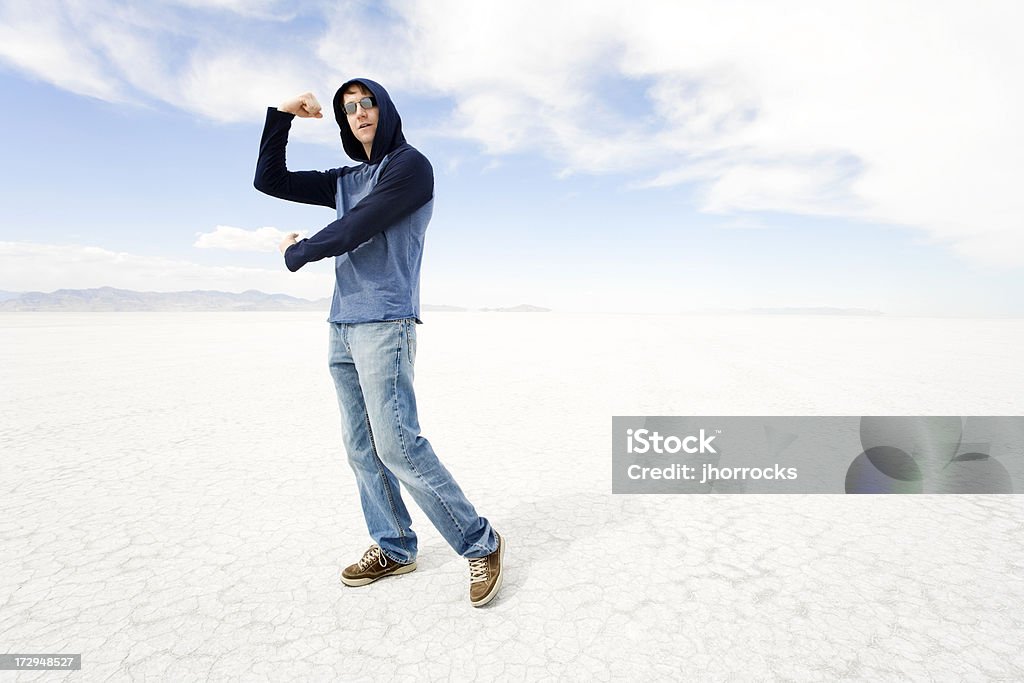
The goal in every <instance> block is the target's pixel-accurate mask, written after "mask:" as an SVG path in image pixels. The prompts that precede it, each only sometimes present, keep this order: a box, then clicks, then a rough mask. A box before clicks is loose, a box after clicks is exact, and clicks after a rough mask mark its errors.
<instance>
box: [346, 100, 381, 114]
mask: <svg viewBox="0 0 1024 683" xmlns="http://www.w3.org/2000/svg"><path fill="white" fill-rule="evenodd" d="M357 104H358V105H359V106H360V107H362V108H363V109H369V108H370V107H376V106H377V100H376V99H374V98H372V97H364V98H363V99H361V100H359V101H358V102H346V103H345V104H344V105H342V107H341V108H342V109H344V110H345V113H346V114H348V115H349V116H352V114H355V113H356V105H357Z"/></svg>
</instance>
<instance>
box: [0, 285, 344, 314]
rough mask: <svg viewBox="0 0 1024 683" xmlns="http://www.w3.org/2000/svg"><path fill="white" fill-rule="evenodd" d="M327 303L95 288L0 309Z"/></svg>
mask: <svg viewBox="0 0 1024 683" xmlns="http://www.w3.org/2000/svg"><path fill="white" fill-rule="evenodd" d="M8 294H9V293H8ZM330 305H331V302H330V299H319V300H317V301H310V300H309V299H300V298H297V297H294V296H288V295H287V294H266V293H264V292H260V291H257V290H255V289H250V290H248V291H245V292H242V293H241V294H235V293H233V292H218V291H211V290H192V291H189V292H136V291H133V290H130V289H115V288H114V287H99V288H97V289H58V290H57V291H55V292H48V293H47V292H23V293H21V294H18V295H15V296H13V297H5V298H3V299H0V311H314V310H325V309H326V308H329V307H330Z"/></svg>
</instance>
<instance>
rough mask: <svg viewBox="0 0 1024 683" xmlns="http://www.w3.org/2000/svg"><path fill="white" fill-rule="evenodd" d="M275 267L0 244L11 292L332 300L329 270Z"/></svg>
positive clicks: (84, 247)
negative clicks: (210, 293)
mask: <svg viewBox="0 0 1024 683" xmlns="http://www.w3.org/2000/svg"><path fill="white" fill-rule="evenodd" d="M275 263H279V265H280V267H279V268H274V269H270V268H242V267H237V266H210V265H202V264H198V263H192V262H189V261H183V260H178V259H168V258H162V257H158V256H143V255H139V254H129V253H127V252H115V251H109V250H107V249H101V248H99V247H92V246H87V245H80V244H39V243H34V242H0V272H3V286H4V287H6V288H7V289H10V290H13V291H43V292H52V291H54V290H56V289H90V288H93V287H117V288H120V289H134V290H138V291H146V292H178V291H188V290H193V289H214V290H220V291H225V292H244V291H246V290H248V289H258V290H260V291H262V292H267V293H271V294H273V293H283V294H291V295H292V296H298V297H303V298H307V299H319V298H322V297H327V296H330V295H331V292H332V291H333V290H332V288H333V286H334V285H333V282H334V273H333V271H332V270H330V269H325V268H317V267H316V266H317V265H318V264H309V265H307V266H305V267H304V268H303V269H302V270H300V271H298V272H296V273H291V272H289V271H288V270H287V269H286V268H285V267H284V262H283V260H279V259H275ZM329 265H330V263H329V262H328V266H329ZM310 266H313V267H310Z"/></svg>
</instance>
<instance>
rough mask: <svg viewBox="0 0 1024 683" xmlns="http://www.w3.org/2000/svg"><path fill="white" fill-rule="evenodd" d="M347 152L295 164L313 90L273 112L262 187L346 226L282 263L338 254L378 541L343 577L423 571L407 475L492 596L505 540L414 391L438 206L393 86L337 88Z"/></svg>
mask: <svg viewBox="0 0 1024 683" xmlns="http://www.w3.org/2000/svg"><path fill="white" fill-rule="evenodd" d="M334 115H335V118H336V119H337V121H338V126H339V127H340V129H341V141H342V146H343V147H344V149H345V152H346V153H347V154H348V155H349V156H350V157H352V158H353V159H354V160H355V161H357V162H361V163H359V165H357V166H347V167H344V168H336V169H332V170H329V171H324V172H321V171H299V172H295V171H289V170H288V169H287V166H286V164H285V147H286V145H287V142H288V131H289V129H290V128H291V122H292V120H293V119H294V118H295V117H296V116H298V117H300V118H322V117H323V114H322V113H321V111H320V104H319V103H318V102H317V100H316V98H315V97H314V96H313V95H312V93H305V94H303V95H299V96H298V97H295V98H293V99H290V100H288V101H287V102H285V103H283V104H282V105H281V106H280V107H278V108H276V109H275V108H273V107H270V108H269V109H268V110H267V120H266V124H265V126H264V129H263V139H262V141H261V143H260V156H259V161H258V162H257V164H256V180H255V182H254V185H255V186H256V189H258V190H260V191H261V192H265V193H266V194H269V195H271V196H273V197H279V198H281V199H287V200H289V201H295V202H302V203H305V204H318V205H322V206H329V207H331V208H333V209H335V210H336V211H337V216H338V218H337V220H335V221H334V222H332V223H330V224H329V225H328V226H327V227H325V228H324V229H323V230H320V231H319V232H317V233H316V234H315V235H313V236H312V237H310V238H308V239H302V240H297V239H296V238H297V237H298V233H291V234H290V235H289V236H288V237H287V238H285V240H284V241H283V242H282V243H281V251H282V253H283V254H284V260H285V265H286V266H287V267H288V270H290V271H292V272H294V271H296V270H298V269H299V268H301V267H302V266H303V265H304V264H306V263H309V262H311V261H318V260H320V259H323V258H327V257H328V256H333V257H335V262H334V272H335V287H334V298H333V300H332V302H331V313H330V317H329V318H328V322H329V323H330V352H329V366H330V371H331V376H332V377H333V378H334V384H335V387H336V389H337V395H338V406H339V408H340V410H341V418H342V432H343V437H344V443H345V449H346V451H347V453H348V461H349V464H350V465H351V467H352V470H353V472H355V477H356V484H357V486H358V489H359V499H360V503H361V504H362V508H363V516H364V517H365V519H366V525H367V528H368V529H369V532H370V536H371V537H372V538H373V540H374V541H375V544H374V545H372V546H370V548H369V550H367V551H366V552H365V553H364V554H363V557H362V558H361V559H360V560H359V561H358V562H356V563H355V564H352V565H351V566H349V567H347V568H345V570H344V571H343V572H342V575H341V580H342V582H343V583H344V584H345V585H348V586H362V585H365V584H368V583H372V582H373V581H376V580H377V579H380V578H383V577H385V576H391V575H399V574H406V573H408V572H411V571H413V570H414V569H415V568H416V552H417V545H416V534H415V533H413V530H412V527H411V519H410V517H409V512H408V510H407V509H406V507H405V503H403V501H402V497H401V494H400V492H399V482H401V483H402V485H403V486H404V487H405V489H406V490H407V491H408V492H409V493H410V494H411V495H412V498H413V500H415V501H416V503H417V504H418V505H419V506H420V508H422V509H423V511H424V512H425V513H426V514H427V517H428V518H429V519H430V521H431V522H432V523H433V524H434V526H435V527H437V529H438V531H440V532H441V534H442V535H443V536H444V538H445V540H446V541H448V543H449V544H450V545H451V546H452V548H454V549H455V551H456V552H457V553H459V554H460V555H462V556H463V557H466V558H468V559H469V566H470V602H471V603H472V604H473V605H474V606H476V607H479V606H481V605H484V604H486V603H488V602H490V601H491V600H492V599H493V598H494V596H495V595H496V594H497V591H498V589H499V588H500V587H501V582H502V578H503V576H502V567H501V563H502V558H503V555H504V551H505V543H504V539H503V538H502V537H501V536H499V535H498V533H497V532H496V531H494V530H493V529H492V528H491V525H490V523H489V522H488V521H487V520H486V519H485V518H483V517H481V516H479V515H478V514H477V513H476V510H475V509H474V508H473V505H472V504H471V503H470V502H469V500H467V498H466V496H465V494H463V492H462V489H460V488H459V485H458V484H457V483H456V482H455V480H454V479H453V478H452V475H451V474H450V473H449V472H448V470H447V469H445V467H444V465H442V464H441V462H440V461H439V460H438V458H437V456H436V455H435V454H434V451H433V448H431V445H430V443H429V442H428V441H427V440H426V439H425V438H423V437H422V436H420V427H419V421H418V419H417V416H416V398H415V396H414V394H413V365H414V363H415V360H416V324H418V323H420V322H422V321H421V320H420V303H419V275H420V262H421V260H422V256H423V237H424V233H425V231H426V228H427V223H428V222H429V221H430V215H431V211H432V209H433V204H434V200H433V193H434V176H433V170H432V169H431V166H430V162H429V161H427V159H426V157H424V156H423V155H422V154H420V152H419V151H417V150H416V149H415V148H413V147H412V146H411V145H409V144H408V143H407V142H406V141H405V136H404V135H403V134H402V121H401V119H400V118H399V116H398V111H397V110H396V109H395V107H394V105H393V104H392V102H391V98H390V96H389V95H388V93H387V91H385V90H384V88H383V87H381V86H380V85H379V84H377V83H375V82H373V81H371V80H368V79H365V78H358V79H353V80H351V81H349V82H347V83H345V84H344V85H342V86H341V88H339V89H338V92H337V93H336V94H335V95H334Z"/></svg>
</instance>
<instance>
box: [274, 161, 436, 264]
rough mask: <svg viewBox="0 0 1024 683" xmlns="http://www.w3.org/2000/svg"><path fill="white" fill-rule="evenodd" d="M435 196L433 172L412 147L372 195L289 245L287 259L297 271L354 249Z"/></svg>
mask: <svg viewBox="0 0 1024 683" xmlns="http://www.w3.org/2000/svg"><path fill="white" fill-rule="evenodd" d="M433 196H434V171H433V169H431V167H430V162H429V161H427V158H426V157H425V156H423V155H422V154H420V153H419V152H418V151H416V150H415V149H413V148H412V147H406V148H405V149H404V150H400V151H398V152H396V153H395V154H394V156H393V157H392V158H391V159H390V160H389V161H388V165H387V167H386V168H385V169H384V172H383V173H381V176H380V178H379V179H378V180H377V184H376V185H375V186H374V188H373V189H372V190H370V192H369V194H367V195H366V196H365V197H363V199H362V200H361V201H360V202H359V203H358V204H356V205H355V206H353V207H352V208H351V209H350V210H349V211H348V212H346V213H345V215H344V216H342V217H341V218H339V219H338V220H336V221H334V222H333V223H331V224H330V225H328V226H327V227H325V228H324V229H323V230H321V231H320V232H318V233H316V234H315V235H313V236H312V237H310V238H308V239H304V240H300V241H299V242H297V243H296V244H294V245H292V246H290V247H288V249H287V251H285V253H284V262H285V265H287V266H288V270H290V271H292V272H295V271H296V270H298V269H299V268H301V267H302V266H304V265H305V264H307V263H310V262H312V261H319V260H320V259H323V258H327V257H328V256H340V255H341V254H344V253H346V252H349V251H352V250H353V249H355V248H356V247H358V246H359V245H360V244H362V243H363V242H366V241H367V240H369V239H370V238H371V237H373V236H374V235H376V234H377V233H379V232H382V231H383V230H384V229H385V228H387V227H389V226H391V225H394V224H395V223H396V222H398V220H399V219H401V218H402V217H404V216H407V215H409V214H410V213H412V212H413V211H415V210H416V209H418V208H420V207H421V206H423V205H424V204H426V203H427V202H428V201H430V199H431V197H433Z"/></svg>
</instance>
